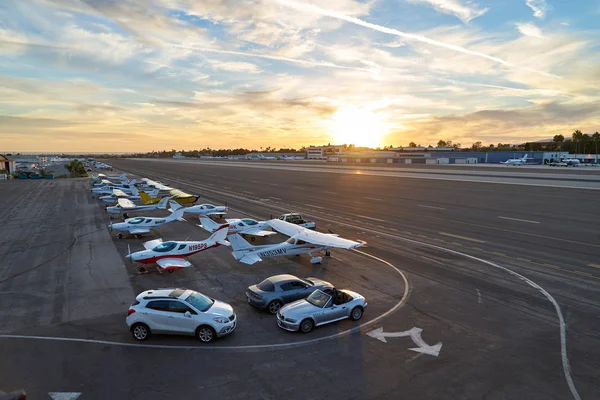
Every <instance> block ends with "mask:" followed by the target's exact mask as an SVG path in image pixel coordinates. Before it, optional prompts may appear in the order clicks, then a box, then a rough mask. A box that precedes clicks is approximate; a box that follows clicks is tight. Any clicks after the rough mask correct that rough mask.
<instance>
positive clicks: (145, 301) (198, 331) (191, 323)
mask: <svg viewBox="0 0 600 400" xmlns="http://www.w3.org/2000/svg"><path fill="white" fill-rule="evenodd" d="M126 322H127V325H128V326H129V327H130V330H131V334H132V335H133V337H134V338H135V339H136V340H147V339H148V338H149V337H150V335H152V334H154V333H162V334H172V335H190V336H196V338H197V339H198V340H200V341H201V342H204V343H209V342H212V341H213V340H215V339H216V338H218V337H221V336H225V335H228V334H230V333H231V332H233V330H234V329H235V327H236V325H237V321H236V315H235V313H234V312H233V308H232V307H231V306H230V305H229V304H227V303H223V302H222V301H219V300H215V299H211V298H210V297H208V296H205V295H203V294H202V293H199V292H196V291H194V290H189V289H158V290H147V291H145V292H142V293H140V294H139V295H138V296H137V297H136V298H135V302H134V303H133V304H132V305H131V307H130V308H129V311H128V312H127V318H126Z"/></svg>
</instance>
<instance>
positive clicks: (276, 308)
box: [267, 300, 283, 314]
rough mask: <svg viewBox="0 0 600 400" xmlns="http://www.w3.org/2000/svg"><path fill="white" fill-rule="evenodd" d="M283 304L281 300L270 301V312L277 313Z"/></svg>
mask: <svg viewBox="0 0 600 400" xmlns="http://www.w3.org/2000/svg"><path fill="white" fill-rule="evenodd" d="M282 305H283V304H282V303H281V302H280V301H279V300H273V301H272V302H270V303H269V305H268V307H267V308H268V309H269V312H270V313H271V314H277V311H279V310H280V309H281V306H282Z"/></svg>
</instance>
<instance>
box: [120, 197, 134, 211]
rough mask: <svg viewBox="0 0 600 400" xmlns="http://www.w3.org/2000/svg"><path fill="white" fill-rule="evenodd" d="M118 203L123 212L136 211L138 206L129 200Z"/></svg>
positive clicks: (121, 200)
mask: <svg viewBox="0 0 600 400" xmlns="http://www.w3.org/2000/svg"><path fill="white" fill-rule="evenodd" d="M118 202H119V206H120V207H121V208H122V209H123V210H134V209H135V208H136V205H135V204H133V202H132V201H131V200H129V199H118Z"/></svg>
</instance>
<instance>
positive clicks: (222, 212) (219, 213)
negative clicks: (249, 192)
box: [204, 211, 227, 215]
mask: <svg viewBox="0 0 600 400" xmlns="http://www.w3.org/2000/svg"><path fill="white" fill-rule="evenodd" d="M226 214H227V213H226V212H225V211H213V212H207V213H206V214H204V215H226Z"/></svg>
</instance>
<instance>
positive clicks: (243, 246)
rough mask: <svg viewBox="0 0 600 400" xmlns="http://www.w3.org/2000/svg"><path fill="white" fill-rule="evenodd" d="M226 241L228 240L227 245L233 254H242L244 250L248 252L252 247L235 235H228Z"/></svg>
mask: <svg viewBox="0 0 600 400" xmlns="http://www.w3.org/2000/svg"><path fill="white" fill-rule="evenodd" d="M227 239H228V240H229V243H231V247H232V248H233V251H234V252H238V251H242V252H243V251H244V250H250V249H252V248H253V247H254V246H252V245H251V244H250V243H248V241H247V240H246V239H244V238H243V237H241V236H240V235H239V234H237V233H236V234H235V235H230V236H229V237H228V238H227Z"/></svg>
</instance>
